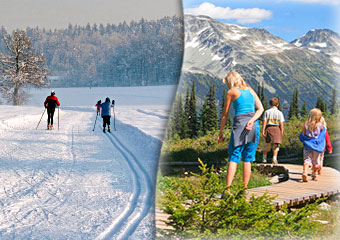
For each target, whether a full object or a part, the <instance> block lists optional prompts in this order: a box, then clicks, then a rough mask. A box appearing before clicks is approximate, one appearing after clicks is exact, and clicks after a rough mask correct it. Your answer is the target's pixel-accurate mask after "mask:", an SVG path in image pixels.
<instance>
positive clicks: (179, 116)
mask: <svg viewBox="0 0 340 240" xmlns="http://www.w3.org/2000/svg"><path fill="white" fill-rule="evenodd" d="M183 116H184V111H183V100H182V95H181V94H179V95H178V96H177V97H176V99H175V102H174V105H173V110H172V117H171V119H170V123H169V136H170V138H174V137H175V136H176V135H178V136H179V138H181V139H182V138H185V132H186V131H185V121H184V117H183Z"/></svg>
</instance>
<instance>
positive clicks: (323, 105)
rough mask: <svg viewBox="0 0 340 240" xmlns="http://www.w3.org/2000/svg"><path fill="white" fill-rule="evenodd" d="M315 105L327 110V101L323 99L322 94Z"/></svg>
mask: <svg viewBox="0 0 340 240" xmlns="http://www.w3.org/2000/svg"><path fill="white" fill-rule="evenodd" d="M315 107H316V108H318V109H320V110H321V112H325V102H324V101H323V100H322V98H321V97H320V96H318V99H317V101H316V106H315Z"/></svg>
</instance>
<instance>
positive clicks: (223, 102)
mask: <svg viewBox="0 0 340 240" xmlns="http://www.w3.org/2000/svg"><path fill="white" fill-rule="evenodd" d="M225 97H226V92H225V89H223V93H222V100H221V108H220V115H219V121H218V123H219V124H221V117H222V114H223V111H224V106H225Z"/></svg>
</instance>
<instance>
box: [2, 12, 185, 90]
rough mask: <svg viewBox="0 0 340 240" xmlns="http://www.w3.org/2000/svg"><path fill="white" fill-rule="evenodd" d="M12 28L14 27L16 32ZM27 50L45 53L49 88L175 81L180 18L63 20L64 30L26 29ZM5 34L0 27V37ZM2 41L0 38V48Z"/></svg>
mask: <svg viewBox="0 0 340 240" xmlns="http://www.w3.org/2000/svg"><path fill="white" fill-rule="evenodd" d="M17 32H18V31H17ZM24 32H25V33H26V35H27V36H28V38H29V39H30V40H31V42H32V43H31V45H32V49H34V50H35V51H36V52H38V53H39V54H41V55H42V56H44V57H45V60H46V65H47V68H48V69H49V72H48V81H49V82H50V84H51V85H52V86H55V87H80V86H92V87H95V86H101V87H103V86H145V85H165V84H177V82H178V78H179V74H180V69H181V63H182V53H183V19H182V18H179V17H176V16H173V17H164V18H162V19H158V20H152V21H147V20H144V19H141V20H140V21H138V22H136V21H132V22H130V24H127V23H126V22H123V23H120V24H107V25H105V26H104V25H103V24H99V25H97V24H93V25H90V24H87V25H86V26H79V25H72V24H69V26H68V28H66V29H55V30H51V29H48V30H46V29H44V28H42V29H41V28H38V27H36V28H29V27H28V28H26V29H25V30H24ZM8 35H10V34H9V33H8V32H7V31H6V29H5V28H4V27H1V28H0V37H1V38H2V39H4V38H5V36H8ZM5 50H6V46H5V44H4V42H1V43H0V52H4V51H5Z"/></svg>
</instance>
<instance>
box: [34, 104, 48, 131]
mask: <svg viewBox="0 0 340 240" xmlns="http://www.w3.org/2000/svg"><path fill="white" fill-rule="evenodd" d="M45 111H46V108H45V109H44V111H43V114H42V115H41V118H40V120H39V122H38V125H37V127H36V128H35V130H37V129H38V127H39V124H40V122H41V119H42V118H43V116H44V113H45Z"/></svg>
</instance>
